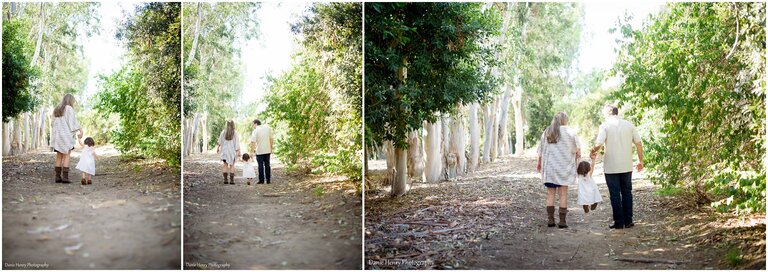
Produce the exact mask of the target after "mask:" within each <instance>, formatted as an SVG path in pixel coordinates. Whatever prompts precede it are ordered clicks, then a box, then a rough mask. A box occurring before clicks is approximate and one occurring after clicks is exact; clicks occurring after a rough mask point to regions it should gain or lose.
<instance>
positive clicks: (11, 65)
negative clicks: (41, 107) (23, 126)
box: [3, 21, 39, 122]
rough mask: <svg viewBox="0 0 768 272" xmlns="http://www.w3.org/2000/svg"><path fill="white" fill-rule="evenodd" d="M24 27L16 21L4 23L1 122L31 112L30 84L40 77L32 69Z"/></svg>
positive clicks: (32, 98)
mask: <svg viewBox="0 0 768 272" xmlns="http://www.w3.org/2000/svg"><path fill="white" fill-rule="evenodd" d="M23 32H24V29H23V25H22V24H21V23H20V22H17V21H10V22H7V21H6V22H4V23H3V122H8V121H10V119H11V118H14V117H16V116H17V115H18V114H20V113H22V112H27V111H31V110H32V109H34V107H35V105H36V103H37V100H36V99H35V97H34V96H33V95H32V91H33V89H32V86H31V81H33V80H34V79H35V78H36V77H38V75H39V71H38V70H37V69H36V68H34V67H32V64H31V63H30V61H31V54H30V53H29V49H28V48H29V45H28V42H27V40H26V39H25V38H24V34H23Z"/></svg>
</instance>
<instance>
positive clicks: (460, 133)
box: [449, 106, 467, 176]
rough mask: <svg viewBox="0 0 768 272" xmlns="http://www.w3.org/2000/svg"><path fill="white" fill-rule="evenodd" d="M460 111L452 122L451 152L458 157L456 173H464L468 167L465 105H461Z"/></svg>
mask: <svg viewBox="0 0 768 272" xmlns="http://www.w3.org/2000/svg"><path fill="white" fill-rule="evenodd" d="M458 112H459V113H458V114H457V115H456V116H455V117H454V118H453V122H452V123H451V148H450V152H449V153H452V154H454V155H455V158H456V175H457V176H462V175H464V173H465V171H466V167H467V156H466V155H465V151H464V150H465V144H464V138H465V135H464V119H463V118H462V112H463V107H461V106H459V111H458Z"/></svg>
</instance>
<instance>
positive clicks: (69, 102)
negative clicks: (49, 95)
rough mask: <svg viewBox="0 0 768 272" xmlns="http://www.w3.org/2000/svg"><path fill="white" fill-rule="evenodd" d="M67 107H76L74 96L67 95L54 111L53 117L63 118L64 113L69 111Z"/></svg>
mask: <svg viewBox="0 0 768 272" xmlns="http://www.w3.org/2000/svg"><path fill="white" fill-rule="evenodd" d="M67 106H70V107H74V106H75V96H74V95H72V94H65V95H64V97H62V98H61V103H59V105H58V106H56V108H55V109H53V117H61V116H63V115H64V111H65V110H66V109H67Z"/></svg>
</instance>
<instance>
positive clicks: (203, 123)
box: [200, 112, 256, 156]
mask: <svg viewBox="0 0 768 272" xmlns="http://www.w3.org/2000/svg"><path fill="white" fill-rule="evenodd" d="M200 130H201V131H202V133H203V142H202V144H201V150H200V152H208V150H210V148H209V147H208V143H209V142H210V138H209V137H210V134H209V133H208V112H204V113H203V120H201V121H200ZM248 139H249V140H248V141H249V142H250V139H251V137H250V134H249V137H248ZM251 155H254V156H256V154H251Z"/></svg>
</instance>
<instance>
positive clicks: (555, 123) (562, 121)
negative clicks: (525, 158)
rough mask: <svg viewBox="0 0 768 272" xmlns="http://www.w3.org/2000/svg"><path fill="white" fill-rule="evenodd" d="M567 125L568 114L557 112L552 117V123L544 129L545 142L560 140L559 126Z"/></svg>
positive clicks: (551, 142)
mask: <svg viewBox="0 0 768 272" xmlns="http://www.w3.org/2000/svg"><path fill="white" fill-rule="evenodd" d="M565 125H568V115H566V114H565V113H564V112H558V113H556V114H555V117H553V118H552V123H551V124H550V125H549V127H547V130H545V131H544V135H546V136H547V143H550V144H554V143H557V142H558V141H560V126H565Z"/></svg>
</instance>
